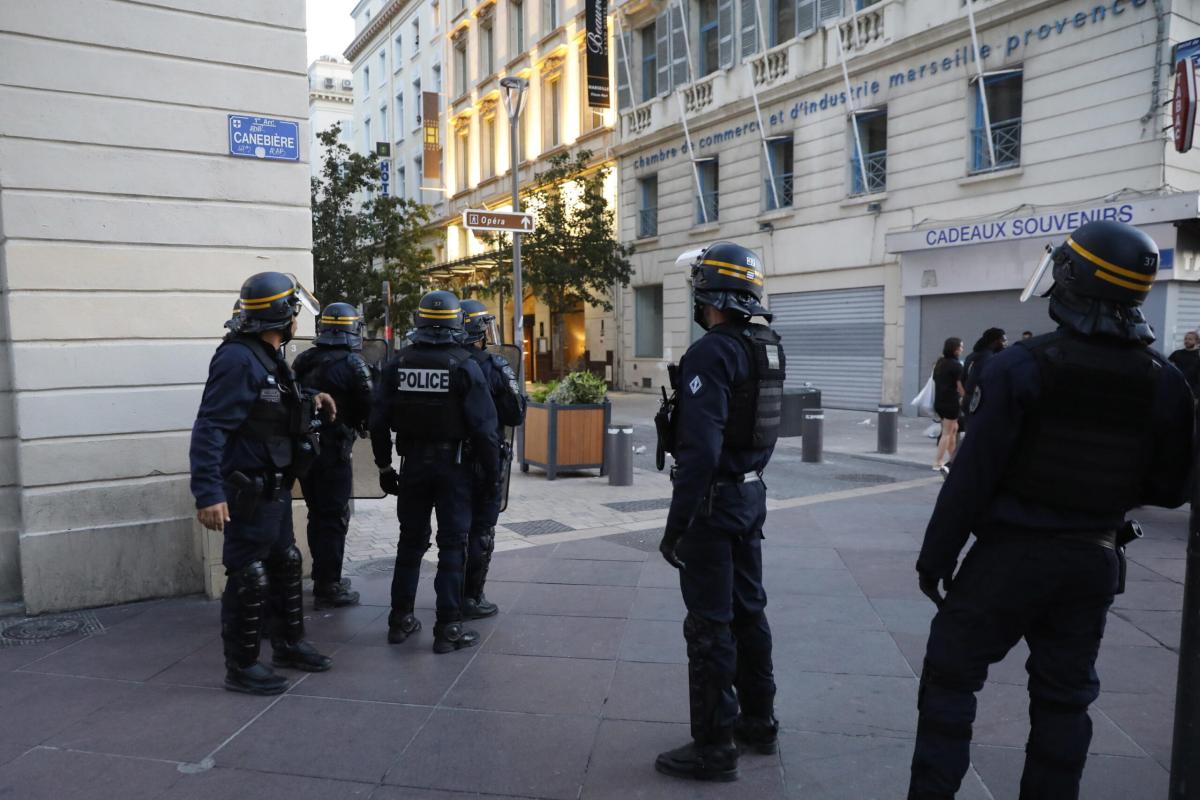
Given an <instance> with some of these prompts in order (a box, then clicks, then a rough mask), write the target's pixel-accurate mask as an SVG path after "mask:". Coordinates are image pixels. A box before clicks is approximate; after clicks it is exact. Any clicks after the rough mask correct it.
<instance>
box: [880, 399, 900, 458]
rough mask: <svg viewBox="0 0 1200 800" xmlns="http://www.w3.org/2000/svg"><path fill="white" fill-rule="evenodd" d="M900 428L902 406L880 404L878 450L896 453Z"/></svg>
mask: <svg viewBox="0 0 1200 800" xmlns="http://www.w3.org/2000/svg"><path fill="white" fill-rule="evenodd" d="M899 429H900V406H880V407H879V438H878V445H877V447H876V450H878V451H879V452H880V453H895V452H896V438H897V433H898V432H899Z"/></svg>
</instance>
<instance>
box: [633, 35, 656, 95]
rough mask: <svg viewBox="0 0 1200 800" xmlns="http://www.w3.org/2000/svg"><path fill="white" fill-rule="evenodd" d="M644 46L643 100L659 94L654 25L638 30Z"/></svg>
mask: <svg viewBox="0 0 1200 800" xmlns="http://www.w3.org/2000/svg"><path fill="white" fill-rule="evenodd" d="M638 39H639V41H640V43H641V46H642V95H641V97H642V102H643V103H644V102H646V101H647V100H653V99H654V95H656V94H658V82H657V75H658V51H657V49H656V47H655V42H654V26H653V25H647V26H646V27H644V28H642V29H641V30H640V31H638Z"/></svg>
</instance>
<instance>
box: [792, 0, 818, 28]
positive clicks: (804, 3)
mask: <svg viewBox="0 0 1200 800" xmlns="http://www.w3.org/2000/svg"><path fill="white" fill-rule="evenodd" d="M816 29H817V0H799V1H798V2H797V3H796V35H797V36H803V35H804V34H806V33H809V32H811V31H815V30H816Z"/></svg>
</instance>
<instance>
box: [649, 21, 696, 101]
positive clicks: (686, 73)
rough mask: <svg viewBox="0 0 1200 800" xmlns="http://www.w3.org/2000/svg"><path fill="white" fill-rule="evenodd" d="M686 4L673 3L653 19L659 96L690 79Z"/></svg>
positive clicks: (656, 83) (656, 79)
mask: <svg viewBox="0 0 1200 800" xmlns="http://www.w3.org/2000/svg"><path fill="white" fill-rule="evenodd" d="M686 8H687V6H681V5H680V4H678V3H672V4H670V5H669V6H668V7H667V10H666V11H664V12H662V13H661V14H659V15H658V18H657V19H656V20H655V22H654V48H655V51H656V53H657V54H656V56H655V59H656V61H657V67H658V74H657V76H656V78H655V86H654V88H655V89H657V90H658V93H659V94H660V95H665V94H667V93H669V92H670V91H671V88H672V87H675V86H683V85H684V84H686V83H688V82H689V81H690V80H691V69H690V65H689V60H688V51H687V42H688V36H687V30H686V25H687V18H686V16H685V10H684V9H686Z"/></svg>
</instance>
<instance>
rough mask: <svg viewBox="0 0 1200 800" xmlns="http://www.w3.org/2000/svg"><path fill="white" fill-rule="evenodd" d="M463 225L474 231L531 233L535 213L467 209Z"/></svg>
mask: <svg viewBox="0 0 1200 800" xmlns="http://www.w3.org/2000/svg"><path fill="white" fill-rule="evenodd" d="M463 227H465V228H468V229H470V230H473V231H518V232H520V233H529V232H530V231H532V230H533V215H532V214H525V213H513V212H511V211H477V210H474V209H467V210H466V211H464V212H463Z"/></svg>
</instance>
